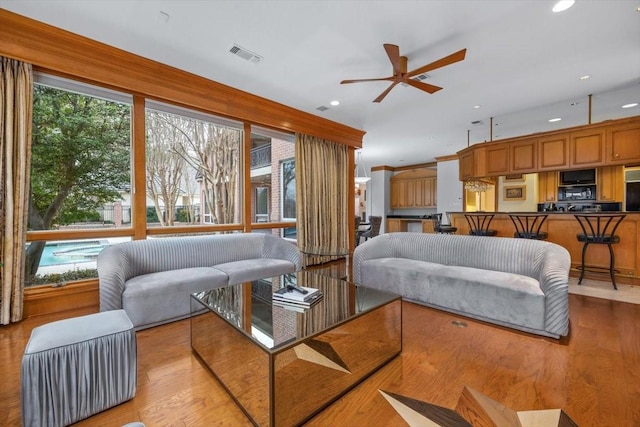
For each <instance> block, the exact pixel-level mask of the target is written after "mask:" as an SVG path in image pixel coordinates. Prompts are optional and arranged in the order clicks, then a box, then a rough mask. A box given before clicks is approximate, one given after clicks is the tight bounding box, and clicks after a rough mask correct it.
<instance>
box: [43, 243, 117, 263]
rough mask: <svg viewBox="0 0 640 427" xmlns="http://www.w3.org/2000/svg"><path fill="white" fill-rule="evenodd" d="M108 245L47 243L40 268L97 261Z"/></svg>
mask: <svg viewBox="0 0 640 427" xmlns="http://www.w3.org/2000/svg"><path fill="white" fill-rule="evenodd" d="M107 246H109V245H108V244H104V243H101V242H99V241H86V242H66V243H47V244H46V245H45V247H44V251H43V252H42V258H41V259H40V267H48V266H52V265H62V264H73V263H78V262H88V261H95V260H96V258H97V257H98V254H99V253H100V251H102V250H103V249H104V248H105V247H107Z"/></svg>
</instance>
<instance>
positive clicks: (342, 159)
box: [296, 134, 349, 265]
mask: <svg viewBox="0 0 640 427" xmlns="http://www.w3.org/2000/svg"><path fill="white" fill-rule="evenodd" d="M348 185H349V156H348V147H347V146H346V145H343V144H337V143H335V142H331V141H327V140H324V139H321V138H316V137H313V136H308V135H302V134H296V210H297V211H296V212H297V234H298V246H299V247H300V250H301V251H302V252H303V253H311V254H325V255H328V254H331V253H340V252H345V251H348V248H349V201H348V196H349V194H348V193H349V192H348ZM323 261H327V257H314V256H306V259H305V263H306V265H309V264H315V263H318V262H323Z"/></svg>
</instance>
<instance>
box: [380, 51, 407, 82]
mask: <svg viewBox="0 0 640 427" xmlns="http://www.w3.org/2000/svg"><path fill="white" fill-rule="evenodd" d="M384 50H386V51H387V56H388V57H389V61H391V65H393V75H394V76H395V75H400V74H401V73H402V65H401V62H400V48H399V47H398V46H396V45H395V44H385V45H384ZM405 71H406V70H405Z"/></svg>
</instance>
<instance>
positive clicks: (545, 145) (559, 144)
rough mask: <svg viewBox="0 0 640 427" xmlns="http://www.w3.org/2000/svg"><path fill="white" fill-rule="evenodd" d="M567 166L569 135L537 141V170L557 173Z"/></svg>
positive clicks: (554, 136)
mask: <svg viewBox="0 0 640 427" xmlns="http://www.w3.org/2000/svg"><path fill="white" fill-rule="evenodd" d="M567 166H569V135H552V136H547V137H544V138H540V139H538V170H540V171H557V170H560V169H564V168H566V167H567Z"/></svg>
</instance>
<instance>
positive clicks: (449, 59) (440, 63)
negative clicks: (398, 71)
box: [407, 49, 467, 77]
mask: <svg viewBox="0 0 640 427" xmlns="http://www.w3.org/2000/svg"><path fill="white" fill-rule="evenodd" d="M466 53H467V49H462V50H459V51H457V52H455V53H452V54H451V55H449V56H445V57H444V58H441V59H438V60H437V61H434V62H432V63H431V64H427V65H425V66H423V67H420V68H416V69H415V70H413V71H411V72H409V73H407V77H414V76H417V75H418V74H423V73H427V72H429V71H432V70H435V69H437V68H441V67H444V66H446V65H450V64H453V63H456V62H459V61H462V60H463V59H464V57H465V55H466Z"/></svg>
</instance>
